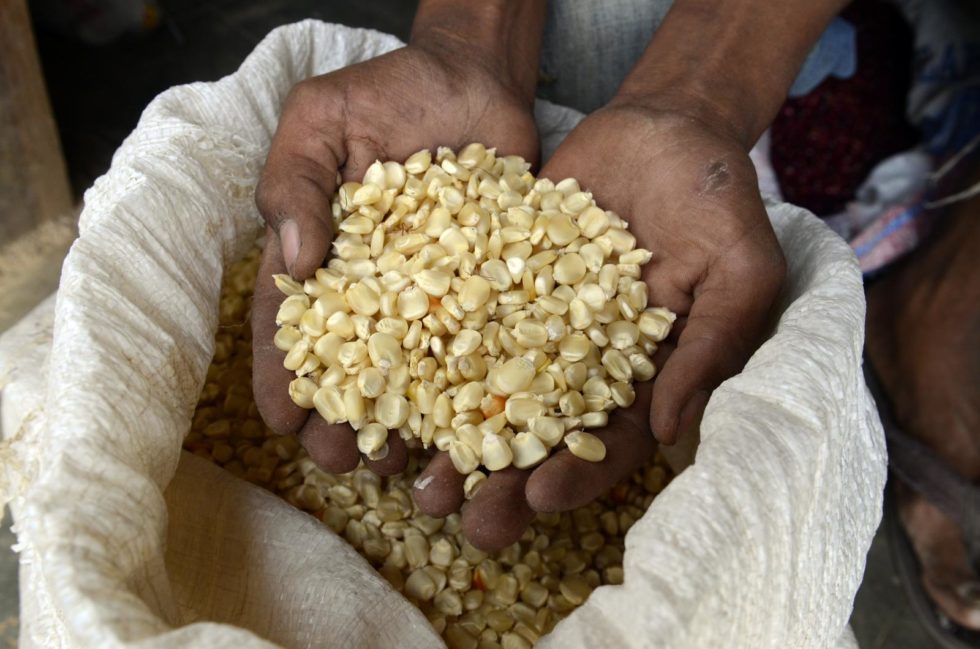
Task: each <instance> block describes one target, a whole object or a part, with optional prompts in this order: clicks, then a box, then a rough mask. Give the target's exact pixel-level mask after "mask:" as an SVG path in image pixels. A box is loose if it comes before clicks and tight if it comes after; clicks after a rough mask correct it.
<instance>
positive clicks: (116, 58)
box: [0, 0, 938, 649]
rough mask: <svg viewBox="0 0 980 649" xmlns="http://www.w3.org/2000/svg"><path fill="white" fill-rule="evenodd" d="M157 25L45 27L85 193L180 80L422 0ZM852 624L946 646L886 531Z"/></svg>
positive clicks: (879, 644) (6, 608) (400, 31)
mask: <svg viewBox="0 0 980 649" xmlns="http://www.w3.org/2000/svg"><path fill="white" fill-rule="evenodd" d="M160 4H161V5H162V9H163V11H164V16H165V19H164V23H163V25H162V26H161V28H159V29H158V30H157V31H156V32H154V33H152V34H149V35H146V36H143V37H140V38H129V39H125V40H124V41H122V42H120V43H116V44H114V45H111V46H108V47H105V48H101V49H95V48H89V47H84V46H81V45H78V44H75V43H71V42H69V41H67V40H66V39H64V38H63V37H60V36H56V35H53V34H49V33H45V32H44V31H43V30H42V31H40V33H39V34H38V41H39V47H40V49H41V55H42V61H43V63H44V67H45V74H46V76H47V80H48V85H49V90H50V94H51V98H52V103H53V105H54V109H55V113H56V117H57V119H58V122H59V126H60V130H61V136H62V141H63V145H64V149H65V154H66V158H67V161H68V167H69V172H70V176H71V180H72V182H73V185H74V188H75V191H76V193H77V194H78V195H80V194H81V191H82V190H84V189H85V188H87V187H89V186H90V185H91V184H92V182H93V181H94V180H95V178H96V177H98V175H100V174H101V173H102V172H103V171H104V170H105V169H106V168H107V167H108V165H109V162H110V159H111V156H112V153H113V151H114V150H115V149H116V147H118V145H119V143H120V142H121V141H122V139H123V138H124V137H125V136H126V135H127V134H128V133H129V132H130V131H131V130H132V128H133V127H134V126H135V124H136V121H137V119H138V117H139V114H140V112H141V110H142V108H143V107H144V106H145V105H146V103H147V102H148V101H149V100H150V99H152V98H153V97H154V96H155V95H156V94H157V93H158V92H160V91H161V90H163V89H165V88H167V87H169V86H171V85H175V84H180V83H187V82H190V81H197V80H213V79H217V78H219V77H221V76H223V75H225V74H227V73H229V72H232V71H233V70H235V69H236V68H237V66H238V65H239V63H240V62H241V60H242V59H243V58H244V57H245V55H246V54H248V52H249V51H251V49H252V48H253V47H254V46H255V45H256V44H257V43H258V42H259V40H261V38H262V37H263V36H264V34H266V33H267V32H268V31H269V30H270V29H272V28H273V27H276V26H278V25H281V24H285V23H289V22H294V21H296V20H300V19H303V18H308V17H313V18H319V19H322V20H327V21H333V22H341V23H344V24H348V25H355V26H363V27H371V28H374V29H378V30H380V31H386V32H390V33H394V34H396V35H398V36H400V37H401V38H403V39H405V38H407V35H408V30H409V26H410V22H411V16H412V14H413V12H414V3H411V2H400V1H399V0H365V1H363V2H324V1H323V0H268V1H260V0H241V1H235V0H206V1H203V2H201V1H198V0H160ZM12 542H13V536H12V534H11V533H10V530H9V521H6V522H5V523H4V525H3V527H2V529H0V545H2V548H3V551H0V648H2V646H4V645H6V646H16V617H15V616H16V612H17V579H16V574H17V560H16V556H15V555H14V554H13V553H12V552H9V551H6V550H7V548H9V547H10V546H11V544H12ZM852 624H853V627H854V630H855V632H856V634H857V637H858V641H859V644H860V646H861V648H862V649H883V648H885V647H888V648H891V649H913V648H914V649H932V648H934V647H938V645H937V644H935V643H933V642H932V641H931V640H930V639H929V638H928V637H927V636H926V635H925V633H924V631H923V630H922V629H921V628H920V627H919V625H918V624H917V622H916V621H915V619H914V617H913V616H912V614H911V612H910V609H909V607H908V605H907V603H906V601H905V597H904V595H903V593H902V590H901V586H900V584H899V583H898V582H897V579H896V578H895V576H894V572H893V569H892V565H891V559H890V556H889V552H888V546H887V542H886V539H884V538H883V536H882V535H881V534H880V533H879V535H878V537H877V538H876V539H875V542H874V544H873V546H872V548H871V552H870V553H869V555H868V568H867V573H866V575H865V579H864V583H863V585H862V586H861V590H860V591H859V593H858V595H857V600H856V603H855V610H854V614H853V617H852Z"/></svg>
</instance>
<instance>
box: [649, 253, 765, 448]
mask: <svg viewBox="0 0 980 649" xmlns="http://www.w3.org/2000/svg"><path fill="white" fill-rule="evenodd" d="M763 259H764V257H763ZM776 266H778V262H774V266H773V267H771V268H769V267H767V265H766V264H765V263H761V264H760V263H759V262H753V264H752V266H751V267H739V266H738V265H733V264H731V263H729V264H727V265H726V264H720V265H719V266H718V267H717V268H712V269H711V272H710V275H709V277H708V278H707V279H706V280H705V282H704V284H703V285H702V286H701V287H699V288H698V289H697V290H696V291H695V299H694V304H693V305H692V307H691V312H690V313H689V314H688V318H687V322H686V324H685V325H684V330H683V332H682V333H681V335H680V336H679V337H678V339H677V348H676V349H675V350H674V351H673V353H672V354H671V355H670V358H669V359H667V362H666V363H665V364H664V366H663V370H662V371H661V372H660V375H659V376H658V377H657V380H656V382H655V384H654V388H653V403H652V405H651V410H650V426H651V428H652V429H653V433H654V435H655V436H656V438H657V439H658V440H659V441H660V442H661V443H664V444H673V443H674V441H675V440H676V439H677V435H678V433H679V432H681V431H685V430H688V429H689V428H690V427H691V426H692V425H693V424H694V423H695V422H696V421H697V420H698V419H699V418H700V416H701V413H702V412H703V411H704V408H705V406H706V405H707V403H708V397H709V396H710V394H711V391H712V390H714V388H716V387H717V386H718V385H719V384H720V383H721V382H722V381H724V380H725V379H727V378H729V377H730V376H733V375H734V374H736V373H737V372H739V371H740V370H741V369H742V367H743V366H744V365H745V361H746V360H748V357H749V355H750V354H751V353H752V351H753V350H754V349H755V347H756V345H757V343H758V341H759V339H760V338H761V335H762V332H763V330H764V328H765V324H766V321H767V318H768V313H769V310H770V308H771V307H772V303H773V301H774V300H775V297H776V295H777V293H778V291H779V287H780V285H781V282H782V273H781V271H780V269H779V268H777V267H776Z"/></svg>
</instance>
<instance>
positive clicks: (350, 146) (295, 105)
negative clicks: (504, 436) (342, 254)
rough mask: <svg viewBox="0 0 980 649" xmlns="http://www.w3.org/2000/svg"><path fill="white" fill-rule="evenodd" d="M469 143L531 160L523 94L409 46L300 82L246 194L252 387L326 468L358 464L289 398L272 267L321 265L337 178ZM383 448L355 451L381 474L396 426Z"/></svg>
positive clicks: (279, 424) (277, 426)
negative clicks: (258, 230)
mask: <svg viewBox="0 0 980 649" xmlns="http://www.w3.org/2000/svg"><path fill="white" fill-rule="evenodd" d="M470 142H482V143H485V144H486V145H487V146H495V147H497V150H498V152H499V153H501V154H516V155H520V156H523V157H524V158H526V159H528V160H531V161H534V160H536V159H537V154H538V140H537V131H536V129H535V126H534V119H533V116H532V114H531V105H530V101H529V100H528V99H527V98H524V97H522V96H521V94H520V93H519V92H517V91H516V90H515V89H514V88H513V87H512V86H510V85H508V84H507V83H506V82H505V81H504V80H502V78H501V76H500V75H499V74H497V73H495V72H494V71H493V70H491V69H489V68H486V67H484V63H483V62H481V61H480V58H479V56H478V55H477V54H476V53H475V52H474V53H467V50H466V48H465V47H464V48H460V49H459V50H453V49H452V48H449V47H448V46H446V45H445V44H443V45H441V46H440V47H438V48H435V47H427V46H423V45H410V46H407V47H404V48H401V49H399V50H395V51H393V52H390V53H388V54H385V55H383V56H380V57H377V58H375V59H371V60H369V61H366V62H363V63H359V64H357V65H353V66H350V67H347V68H343V69H341V70H338V71H336V72H331V73H329V74H325V75H322V76H318V77H314V78H311V79H309V80H307V81H303V82H301V83H299V84H297V85H296V86H295V87H294V88H293V90H292V92H291V93H290V94H289V96H288V98H287V99H286V103H285V105H284V107H283V111H282V116H281V118H280V121H279V126H278V129H277V131H276V134H275V137H274V138H273V141H272V144H271V147H270V149H269V156H268V159H267V160H266V166H265V169H264V171H263V173H262V178H261V180H260V182H259V186H258V188H257V190H256V203H257V204H258V207H259V211H260V212H261V213H262V216H263V217H264V219H265V221H266V223H267V224H268V228H267V234H268V237H267V239H268V240H267V244H266V247H265V251H264V253H263V259H262V265H261V268H260V270H259V276H258V279H257V280H256V286H255V298H254V302H253V305H252V331H253V355H254V356H253V385H254V393H255V400H256V404H257V406H258V408H259V412H260V413H261V415H262V417H263V419H264V420H265V422H266V423H267V424H268V425H269V427H270V428H272V429H273V430H274V431H276V432H278V433H297V435H298V437H299V439H300V442H301V443H302V444H303V446H304V447H305V448H306V449H307V451H308V452H309V453H310V455H311V457H312V458H313V459H314V460H315V461H316V462H317V464H319V465H320V466H321V467H323V468H324V469H326V470H328V471H332V472H337V473H343V472H346V471H350V470H352V469H353V468H355V467H356V466H357V463H358V460H359V459H360V455H359V453H358V450H357V446H356V441H355V435H354V432H353V431H352V430H351V429H350V427H349V426H348V425H346V424H343V425H329V424H327V423H326V421H325V420H324V419H323V418H321V417H320V416H319V415H318V414H317V413H316V411H310V410H306V409H303V408H300V407H299V406H297V405H295V404H294V403H293V402H292V401H291V399H290V397H289V395H288V384H289V381H290V380H291V379H292V378H294V376H293V375H292V373H291V372H289V371H288V370H286V369H285V368H284V367H283V365H282V362H283V359H284V356H285V355H284V353H283V352H282V351H280V350H278V349H277V348H276V347H275V346H274V345H273V342H272V341H273V336H274V334H275V332H276V328H277V327H276V323H275V316H276V311H277V309H278V306H279V304H280V303H281V301H282V297H283V296H282V294H281V293H279V291H278V290H277V289H276V288H275V286H274V284H273V282H272V274H273V273H286V272H288V273H289V274H290V275H292V276H293V277H294V278H295V279H297V280H304V279H306V278H308V277H310V276H311V275H312V274H313V273H314V272H315V271H316V269H317V268H319V267H321V266H322V265H323V264H324V259H325V258H326V257H327V255H328V253H329V249H330V241H331V238H332V235H333V232H332V226H331V211H330V202H331V196H332V195H333V193H334V191H335V189H336V181H337V175H338V173H339V174H340V176H341V178H342V179H343V181H345V182H346V181H350V180H357V181H360V180H361V178H362V177H363V175H364V172H365V171H366V170H367V168H368V166H369V165H370V164H371V163H373V162H374V161H375V160H382V161H386V160H405V159H406V158H407V157H408V156H409V155H411V154H412V153H415V152H416V151H418V150H420V149H424V148H428V149H435V148H436V147H438V146H447V147H451V148H453V149H459V148H461V147H462V146H465V145H466V144H469V143H470ZM388 446H389V454H388V456H387V457H386V458H384V459H382V460H369V459H367V458H365V463H366V464H367V465H368V466H369V467H371V468H372V469H373V470H375V471H376V472H378V473H380V474H383V475H389V474H393V473H397V472H399V471H401V470H402V469H403V468H404V466H405V461H406V451H405V447H404V443H403V442H402V440H401V439H400V438H399V437H398V434H397V432H395V431H392V432H391V433H390V434H389V439H388Z"/></svg>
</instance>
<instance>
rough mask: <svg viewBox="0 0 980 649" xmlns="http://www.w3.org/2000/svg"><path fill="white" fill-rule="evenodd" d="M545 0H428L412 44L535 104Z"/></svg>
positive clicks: (418, 16) (417, 20)
mask: <svg viewBox="0 0 980 649" xmlns="http://www.w3.org/2000/svg"><path fill="white" fill-rule="evenodd" d="M544 6H545V3H544V1H543V0H532V1H526V0H517V1H512V0H488V1H487V2H480V3H459V2H456V1H455V0H422V2H421V3H420V6H419V10H418V13H417V14H416V17H415V23H414V24H413V26H412V36H411V38H410V40H409V44H410V45H411V46H413V47H416V48H418V49H421V50H423V51H425V52H427V53H428V54H430V55H432V56H434V57H436V58H437V59H438V60H439V61H441V62H442V63H443V64H444V65H446V66H447V67H448V68H450V69H452V70H454V71H455V72H456V73H457V74H459V75H461V76H462V77H463V78H464V79H465V78H466V76H467V75H469V74H472V72H473V71H474V70H478V71H480V72H482V73H484V74H485V75H487V77H488V78H490V79H493V80H494V81H495V82H496V83H498V84H500V85H502V86H504V88H505V89H506V90H507V91H509V92H510V93H512V94H513V95H514V96H515V97H517V98H518V99H519V100H520V101H521V102H523V103H526V104H527V105H531V104H532V103H533V102H534V94H535V89H536V86H537V79H538V60H539V57H540V45H541V32H542V30H543V26H544Z"/></svg>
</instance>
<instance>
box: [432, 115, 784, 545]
mask: <svg viewBox="0 0 980 649" xmlns="http://www.w3.org/2000/svg"><path fill="white" fill-rule="evenodd" d="M692 115H693V113H686V112H684V111H680V110H674V109H659V108H651V107H649V106H642V105H636V104H633V103H630V102H628V101H625V100H624V101H617V100H614V101H613V102H612V103H611V104H609V105H608V106H606V107H605V108H603V109H601V110H599V111H597V112H595V113H593V114H592V115H590V116H589V117H588V118H586V119H585V120H584V121H583V122H582V123H581V124H580V125H579V126H578V127H577V128H576V129H575V130H574V131H573V132H572V133H571V134H570V135H569V136H568V138H567V139H566V140H565V142H564V143H563V144H562V145H561V147H559V149H558V151H557V152H556V153H555V155H554V157H553V158H552V159H551V160H550V161H549V162H548V163H547V164H546V165H545V167H544V168H543V169H542V170H541V173H540V175H541V176H544V177H548V178H551V179H552V180H554V181H556V182H557V181H559V180H561V179H563V178H567V177H573V178H576V179H578V181H579V182H580V184H581V185H582V187H583V188H586V189H587V190H589V191H591V192H592V193H593V195H594V198H595V200H596V202H597V204H598V205H600V206H602V207H603V208H605V209H609V210H613V211H615V212H616V213H618V214H619V215H620V216H622V217H623V218H624V219H626V220H627V221H628V222H629V224H630V232H632V233H633V234H634V236H635V237H636V239H637V246H638V247H643V248H647V249H648V250H651V251H652V252H653V259H652V260H651V261H650V263H649V264H647V265H646V266H645V267H644V275H643V279H644V280H645V281H646V282H647V284H648V286H649V294H650V300H649V303H650V304H651V305H660V306H666V307H667V308H669V309H671V310H672V311H674V312H675V313H677V314H678V320H677V323H676V324H675V329H674V332H673V334H672V335H671V338H670V343H669V344H668V343H666V342H665V344H664V346H663V348H662V349H661V350H660V351H659V352H658V355H657V358H655V361H657V362H658V363H660V362H664V361H665V362H664V364H663V369H662V371H661V372H660V375H659V376H658V377H657V379H656V381H655V382H654V384H653V386H652V396H651V391H650V386H649V385H637V386H636V388H637V399H636V402H635V403H634V404H633V405H632V406H631V407H630V408H628V409H625V410H623V409H619V410H616V411H614V412H613V413H611V417H610V421H609V426H608V427H607V428H606V429H604V430H602V431H599V432H598V433H597V434H598V436H599V437H601V438H602V439H603V441H604V442H605V443H606V446H607V455H606V459H605V460H603V461H602V462H599V463H589V462H586V461H584V460H580V459H578V458H576V457H574V456H572V455H571V454H570V452H569V451H567V450H564V451H561V452H559V453H557V454H555V455H554V456H552V457H551V458H549V459H548V460H547V461H545V463H544V464H542V465H541V466H540V467H538V468H537V469H534V470H524V471H520V470H517V469H513V468H511V469H508V470H506V471H502V472H499V473H495V474H493V475H491V476H490V477H489V479H488V480H487V481H486V483H485V484H484V485H483V487H482V488H481V489H480V491H479V492H478V493H477V495H476V496H475V497H474V498H473V500H472V501H470V503H468V504H467V505H466V507H465V508H464V509H463V529H464V532H465V534H466V536H467V538H468V539H469V540H470V541H471V542H472V543H474V544H475V545H477V546H479V547H481V548H486V549H494V548H500V547H504V546H506V545H509V544H510V543H513V542H514V541H515V540H517V539H518V538H520V535H521V533H522V532H523V530H524V528H525V527H526V526H527V525H528V524H529V523H530V521H531V519H532V518H533V516H534V513H535V511H539V512H554V511H566V510H569V509H574V508H576V507H580V506H582V505H584V504H586V503H588V502H590V501H592V500H593V499H594V498H596V497H597V496H599V495H600V494H602V493H603V492H604V491H606V490H607V489H609V488H610V487H612V486H613V485H615V484H616V483H617V482H618V481H620V480H622V479H623V478H625V477H627V476H629V475H630V474H631V473H632V472H633V471H635V470H636V469H637V468H639V467H640V466H642V465H643V464H644V463H645V462H646V461H647V460H649V458H650V457H651V456H652V454H653V452H654V451H655V450H656V442H655V441H654V437H655V438H656V440H658V441H660V442H662V443H665V444H672V443H673V442H674V441H675V440H676V439H677V436H678V434H679V433H683V432H685V431H687V429H689V428H690V427H691V426H693V425H694V424H696V423H697V421H698V420H699V418H700V416H701V412H702V411H703V410H704V407H705V405H706V404H707V401H708V396H709V395H710V393H711V391H712V390H713V389H714V388H715V387H716V386H717V385H718V384H719V383H721V382H722V381H723V380H725V379H726V378H728V377H730V376H732V375H734V374H735V373H737V372H738V371H740V370H741V369H742V367H743V365H744V364H745V362H746V360H747V359H748V357H749V356H750V355H751V354H752V352H753V351H755V349H756V347H757V346H758V344H759V343H760V341H761V338H762V335H763V333H764V329H765V326H766V323H767V320H768V314H769V311H770V308H771V307H772V305H773V303H774V301H775V299H776V297H777V295H778V293H779V290H780V287H781V286H782V282H783V277H784V274H785V261H784V259H783V256H782V251H781V250H780V248H779V244H778V242H777V241H776V237H775V234H774V233H773V230H772V227H771V225H770V224H769V219H768V218H767V216H766V211H765V209H764V207H763V204H762V200H761V197H760V195H759V190H758V182H757V179H756V175H755V169H754V167H753V165H752V162H751V160H750V159H749V157H748V155H747V152H746V149H745V147H744V145H743V144H742V143H741V142H739V140H738V139H737V137H735V136H734V135H733V134H732V131H731V130H730V129H728V128H726V126H725V125H724V124H722V123H710V122H709V121H706V120H705V119H704V118H703V117H693V116H692ZM674 341H676V349H672V347H673V345H674ZM668 357H669V358H668ZM651 431H652V433H653V435H651ZM593 432H594V431H593ZM451 472H454V469H453V467H452V464H451V463H449V461H448V457H440V456H437V457H436V458H435V459H434V460H433V461H432V463H430V465H429V467H428V468H427V469H426V472H425V474H424V475H423V476H422V479H423V480H424V479H425V478H426V477H429V476H432V477H433V478H435V480H433V481H431V482H430V484H431V485H432V486H436V485H440V488H439V489H433V490H431V492H430V493H431V494H432V495H431V496H430V495H429V494H426V493H425V491H427V490H418V489H417V490H416V494H415V495H416V501H417V502H418V503H419V506H420V507H421V508H422V509H423V510H424V511H426V512H427V513H431V514H433V515H445V514H447V513H449V512H450V511H453V509H455V508H458V507H459V505H460V504H461V503H462V493H461V484H462V477H461V476H460V477H459V478H456V477H454V476H452V475H450V473H451ZM447 485H454V486H455V485H459V490H457V491H455V492H454V491H453V490H452V489H450V488H447Z"/></svg>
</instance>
